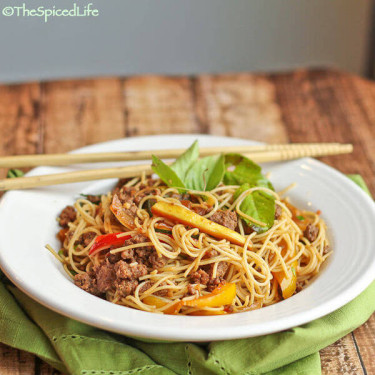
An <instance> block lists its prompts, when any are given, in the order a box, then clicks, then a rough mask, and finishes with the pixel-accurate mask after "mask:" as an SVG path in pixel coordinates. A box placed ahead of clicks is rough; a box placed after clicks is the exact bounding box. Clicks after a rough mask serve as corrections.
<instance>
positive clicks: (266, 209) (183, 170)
mask: <svg viewBox="0 0 375 375" xmlns="http://www.w3.org/2000/svg"><path fill="white" fill-rule="evenodd" d="M152 170H153V171H154V172H155V173H156V174H157V175H159V177H160V178H161V180H163V181H164V183H165V184H166V185H168V186H173V187H176V188H180V189H181V190H184V189H185V190H186V189H189V190H200V191H207V190H208V191H209V190H213V189H215V187H217V186H218V185H219V184H220V183H221V182H223V183H224V184H225V185H238V186H239V188H238V189H237V191H236V192H235V194H234V197H233V199H234V200H236V199H237V198H238V197H239V196H240V195H241V194H242V193H243V192H245V191H246V190H249V189H250V188H253V187H265V188H267V189H270V190H274V188H273V186H272V184H271V182H270V181H269V180H268V179H267V178H266V177H265V176H263V174H262V170H261V167H260V166H259V165H257V164H255V163H254V162H253V161H252V160H250V159H248V158H246V157H245V156H243V155H240V154H236V153H230V154H225V155H224V154H221V155H214V156H207V157H205V158H201V159H199V146H198V141H195V142H194V143H193V144H192V145H191V146H190V147H189V148H188V149H187V150H186V151H185V152H184V153H183V154H182V155H181V156H180V157H179V158H177V159H176V161H175V162H174V163H173V164H171V165H170V166H168V165H167V164H165V163H164V162H163V161H162V160H160V159H159V158H157V157H156V156H155V155H153V156H152ZM240 210H241V211H242V212H243V213H245V214H246V215H248V216H250V217H252V218H254V219H255V220H257V221H260V222H262V223H264V224H265V225H264V226H259V225H257V224H255V223H253V222H251V221H250V220H248V219H247V218H245V217H242V220H244V222H245V223H246V224H247V225H249V226H250V227H251V228H252V229H253V230H255V231H256V232H258V233H261V232H264V231H266V230H268V229H269V228H271V227H272V225H273V223H274V217H275V198H274V196H273V195H271V194H268V193H267V192H264V191H258V190H257V191H254V192H252V193H250V194H248V195H247V196H246V197H245V199H244V200H243V202H242V203H241V205H240Z"/></svg>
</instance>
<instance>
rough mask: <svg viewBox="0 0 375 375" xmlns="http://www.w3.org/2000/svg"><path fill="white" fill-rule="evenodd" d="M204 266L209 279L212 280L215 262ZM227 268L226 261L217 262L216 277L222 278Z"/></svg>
mask: <svg viewBox="0 0 375 375" xmlns="http://www.w3.org/2000/svg"><path fill="white" fill-rule="evenodd" d="M204 267H206V272H207V273H208V276H209V278H210V280H213V273H214V268H215V263H211V264H208V265H207V266H204ZM227 270H228V263H227V262H219V264H218V265H217V269H216V278H218V279H222V278H223V277H224V275H225V274H226V272H227Z"/></svg>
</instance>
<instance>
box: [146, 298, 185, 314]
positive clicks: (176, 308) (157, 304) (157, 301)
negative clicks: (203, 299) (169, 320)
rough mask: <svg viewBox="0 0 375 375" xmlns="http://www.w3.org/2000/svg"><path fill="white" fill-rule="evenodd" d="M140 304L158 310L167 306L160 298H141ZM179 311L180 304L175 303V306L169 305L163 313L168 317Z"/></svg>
mask: <svg viewBox="0 0 375 375" xmlns="http://www.w3.org/2000/svg"><path fill="white" fill-rule="evenodd" d="M142 302H143V303H145V304H146V305H150V306H155V307H156V308H158V309H159V308H161V307H164V306H166V305H167V304H168V302H165V301H163V300H162V299H161V298H158V297H155V296H147V297H145V298H143V300H142ZM180 309H181V307H180V303H179V302H176V303H175V304H173V305H171V306H170V307H168V308H167V309H165V310H163V313H164V314H168V315H175V314H178V312H179V310H180Z"/></svg>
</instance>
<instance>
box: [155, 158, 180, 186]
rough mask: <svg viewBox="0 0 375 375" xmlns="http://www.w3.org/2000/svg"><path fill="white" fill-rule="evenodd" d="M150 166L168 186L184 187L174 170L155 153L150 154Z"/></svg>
mask: <svg viewBox="0 0 375 375" xmlns="http://www.w3.org/2000/svg"><path fill="white" fill-rule="evenodd" d="M151 168H152V170H153V171H154V172H155V173H156V174H157V175H158V176H159V177H160V178H161V179H162V180H163V181H164V183H166V184H167V185H168V186H174V187H177V188H179V187H181V188H183V187H185V185H184V183H183V182H182V181H181V180H180V178H179V177H178V176H177V174H176V172H175V171H174V170H173V169H171V167H169V166H168V165H167V164H165V163H164V162H163V161H162V160H160V159H159V158H158V157H156V156H155V155H152V165H151Z"/></svg>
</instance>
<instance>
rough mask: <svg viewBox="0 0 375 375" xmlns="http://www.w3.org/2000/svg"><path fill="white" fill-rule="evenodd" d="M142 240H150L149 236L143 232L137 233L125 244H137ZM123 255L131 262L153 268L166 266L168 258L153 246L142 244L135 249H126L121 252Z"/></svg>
mask: <svg viewBox="0 0 375 375" xmlns="http://www.w3.org/2000/svg"><path fill="white" fill-rule="evenodd" d="M142 242H150V240H149V238H148V237H146V236H144V235H143V234H137V235H135V236H133V237H132V238H130V239H129V240H126V241H125V244H124V246H129V245H135V244H139V243H142ZM121 257H122V258H123V259H125V260H129V261H130V262H138V263H140V264H144V265H146V266H147V267H149V268H152V269H159V268H162V267H164V266H165V264H166V263H167V261H168V258H166V257H164V256H161V257H159V256H158V253H157V252H156V250H155V248H154V247H153V246H142V247H136V248H134V249H129V250H125V251H123V252H122V253H121Z"/></svg>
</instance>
